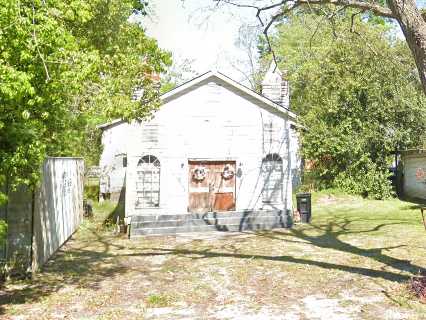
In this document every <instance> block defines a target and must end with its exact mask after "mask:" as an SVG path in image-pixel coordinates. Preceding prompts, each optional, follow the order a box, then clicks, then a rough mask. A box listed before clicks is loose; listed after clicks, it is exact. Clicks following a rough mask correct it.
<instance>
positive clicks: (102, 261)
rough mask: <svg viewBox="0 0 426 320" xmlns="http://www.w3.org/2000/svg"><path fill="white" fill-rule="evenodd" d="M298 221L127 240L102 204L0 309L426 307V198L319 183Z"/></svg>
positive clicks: (227, 313)
mask: <svg viewBox="0 0 426 320" xmlns="http://www.w3.org/2000/svg"><path fill="white" fill-rule="evenodd" d="M313 200H314V201H313V217H314V218H313V221H312V224H310V225H301V224H299V225H296V226H295V227H294V228H292V229H290V230H286V229H278V230H274V231H268V232H256V233H253V232H245V233H219V232H216V233H204V234H186V235H179V236H168V237H145V238H140V239H138V240H128V239H126V238H125V237H124V236H120V237H117V236H114V235H113V234H112V232H111V231H110V230H108V228H105V227H103V226H102V223H101V222H102V220H103V217H104V216H105V214H107V213H108V211H110V210H112V209H113V207H112V206H111V205H106V206H104V207H97V208H96V210H95V218H94V219H93V220H92V221H85V222H84V224H83V225H82V227H81V228H80V230H79V231H78V232H77V233H76V234H75V235H74V236H73V238H72V240H70V241H69V242H68V243H67V244H66V245H65V246H64V247H63V248H62V249H61V250H60V251H59V252H58V254H57V255H56V256H55V257H54V258H53V259H52V260H51V261H50V262H49V263H48V264H47V265H46V267H45V268H44V271H43V272H42V273H39V274H38V275H36V276H35V277H34V279H33V280H31V281H30V280H26V281H16V282H11V283H8V284H7V285H6V286H5V287H3V288H1V291H0V318H1V319H20V320H21V319H118V318H120V319H289V320H290V319H326V320H334V319H336V320H337V319H338V320H341V319H426V305H425V304H422V303H420V302H419V301H418V300H417V299H416V298H415V297H413V296H411V295H410V293H409V291H408V289H407V282H408V280H409V279H410V277H412V276H415V275H417V274H418V273H419V272H420V271H425V269H426V231H425V230H424V228H423V225H422V224H421V220H420V213H419V210H418V209H416V208H417V206H416V205H413V204H411V203H407V202H401V201H399V200H389V201H373V200H364V199H360V198H358V197H350V196H345V195H338V196H336V195H328V194H327V193H317V194H314V198H313Z"/></svg>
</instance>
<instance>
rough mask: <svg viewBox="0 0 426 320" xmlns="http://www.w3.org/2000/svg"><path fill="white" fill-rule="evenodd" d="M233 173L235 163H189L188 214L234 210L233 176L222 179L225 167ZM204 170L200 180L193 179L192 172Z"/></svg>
mask: <svg viewBox="0 0 426 320" xmlns="http://www.w3.org/2000/svg"><path fill="white" fill-rule="evenodd" d="M226 166H227V167H228V169H229V171H230V172H233V173H235V161H189V170H188V175H189V206H188V211H190V212H197V213H203V212H209V211H230V210H235V174H234V175H232V176H231V177H228V178H227V177H224V175H223V172H224V169H225V167H226ZM200 167H202V168H205V169H206V175H205V178H204V179H202V180H197V179H196V178H194V170H195V169H197V168H200Z"/></svg>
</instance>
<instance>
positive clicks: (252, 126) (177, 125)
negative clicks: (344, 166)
mask: <svg viewBox="0 0 426 320" xmlns="http://www.w3.org/2000/svg"><path fill="white" fill-rule="evenodd" d="M265 119H266V120H265ZM265 121H267V122H266V123H268V124H271V123H272V126H273V135H274V136H273V137H272V139H269V140H268V142H267V143H266V142H265V137H264V135H265ZM122 125H123V126H125V127H126V130H127V132H126V133H125V134H124V135H125V136H126V139H125V140H124V141H126V144H127V146H126V149H127V152H128V167H127V174H126V216H129V215H134V214H150V213H156V214H158V213H173V214H176V213H186V212H187V206H188V160H189V159H211V160H235V161H236V165H237V172H240V173H241V175H237V181H236V189H237V192H236V207H237V208H236V209H237V210H243V209H255V208H262V207H264V208H268V206H270V205H269V204H264V203H263V201H262V189H263V180H262V172H261V165H262V159H263V158H264V157H265V156H266V155H267V154H268V153H277V154H279V155H280V157H281V158H282V159H283V167H284V169H283V171H284V180H283V194H284V199H283V203H282V204H281V205H280V206H279V205H278V207H279V208H280V209H282V208H291V177H290V173H291V172H290V170H289V168H288V166H289V164H290V162H289V159H290V156H289V153H290V148H289V136H288V131H289V125H288V122H287V121H286V119H284V118H283V117H282V114H277V113H272V110H271V111H267V110H265V109H262V108H260V107H259V105H258V103H254V102H252V101H250V100H247V97H242V96H240V95H238V94H236V93H235V92H234V91H232V90H230V89H229V88H225V87H224V86H220V85H218V84H216V83H214V82H211V83H208V84H206V85H204V86H200V87H198V88H197V89H195V90H193V91H191V92H189V93H186V94H185V95H182V96H180V97H179V98H177V99H174V100H171V101H169V102H168V103H166V104H164V105H163V106H162V107H161V108H160V110H159V111H158V112H157V113H156V114H155V117H154V118H153V119H151V120H149V121H146V122H143V123H136V122H135V123H132V124H131V125H128V126H127V125H125V124H122ZM122 135H123V134H122ZM122 141H123V140H122ZM148 154H150V155H154V156H156V157H157V158H158V159H159V160H160V162H161V173H160V188H161V191H160V206H159V208H154V209H138V208H136V206H135V200H136V189H135V185H136V178H137V177H136V165H137V163H138V161H139V159H140V157H142V156H144V155H148ZM275 207H277V205H275Z"/></svg>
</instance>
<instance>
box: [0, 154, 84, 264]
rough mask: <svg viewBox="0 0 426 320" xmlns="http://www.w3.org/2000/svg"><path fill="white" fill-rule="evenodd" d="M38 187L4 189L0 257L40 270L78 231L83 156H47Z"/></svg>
mask: <svg viewBox="0 0 426 320" xmlns="http://www.w3.org/2000/svg"><path fill="white" fill-rule="evenodd" d="M41 170H42V178H41V182H40V186H39V188H38V189H37V190H36V191H35V192H31V191H30V190H28V188H26V187H23V186H22V187H19V188H18V189H17V190H15V191H11V190H7V187H5V186H3V190H4V191H7V193H8V198H9V201H8V203H7V205H5V206H3V207H0V219H2V220H5V221H6V223H7V225H8V231H7V237H6V243H4V244H3V246H2V247H0V259H2V260H3V261H6V262H9V263H11V264H13V263H18V264H19V266H20V267H21V268H22V267H24V268H25V269H31V270H32V271H35V270H37V269H39V268H40V267H41V266H42V265H43V264H44V263H45V262H46V261H47V260H48V259H49V258H50V257H51V256H52V254H53V253H55V251H56V250H58V249H59V247H61V246H62V245H63V244H64V243H65V241H66V240H67V239H68V238H69V237H70V236H71V235H72V234H73V233H74V232H75V231H76V230H77V228H78V226H79V225H80V223H81V221H82V219H83V181H84V161H83V159H82V158H64V157H60V158H51V157H49V158H47V159H46V160H45V162H44V164H43V167H42V169H41Z"/></svg>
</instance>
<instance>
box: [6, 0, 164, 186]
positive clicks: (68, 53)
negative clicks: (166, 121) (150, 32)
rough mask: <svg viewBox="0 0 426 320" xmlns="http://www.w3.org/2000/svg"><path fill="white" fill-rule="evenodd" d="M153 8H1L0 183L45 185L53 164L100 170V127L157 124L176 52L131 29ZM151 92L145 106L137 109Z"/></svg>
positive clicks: (64, 4) (56, 2)
mask: <svg viewBox="0 0 426 320" xmlns="http://www.w3.org/2000/svg"><path fill="white" fill-rule="evenodd" d="M144 9H146V3H145V2H139V1H133V0H123V1H109V0H91V1H88V0H66V1H63V0H47V1H14V0H0V176H6V177H8V180H9V183H11V184H17V183H26V184H35V183H37V179H38V173H39V168H40V165H41V163H42V161H43V160H44V158H45V157H46V155H49V156H70V155H73V156H80V155H83V156H85V157H86V160H87V161H88V164H90V163H93V162H97V159H96V158H97V155H98V154H99V146H98V142H99V141H98V139H99V134H98V133H96V132H97V131H96V128H95V126H96V124H99V123H100V122H104V121H107V120H110V119H114V118H124V119H126V120H132V119H135V118H143V117H146V116H148V115H149V114H150V113H151V111H152V110H154V109H156V108H157V107H158V105H159V101H158V92H157V90H156V88H155V86H154V84H153V82H152V80H151V75H152V74H153V73H154V72H162V71H163V70H164V69H165V68H166V67H167V66H168V65H169V64H170V62H171V61H170V56H169V54H168V53H166V52H164V51H162V50H161V49H159V48H158V46H157V42H156V41H155V40H154V39H150V38H148V37H147V36H146V35H145V33H144V31H143V30H142V29H141V28H140V27H139V26H138V25H137V24H134V23H131V22H130V20H129V17H130V15H132V14H139V13H138V12H140V11H141V10H144ZM142 88H143V92H144V94H143V97H142V98H143V104H142V103H141V102H135V101H133V100H132V95H133V93H134V91H135V90H136V89H142Z"/></svg>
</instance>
